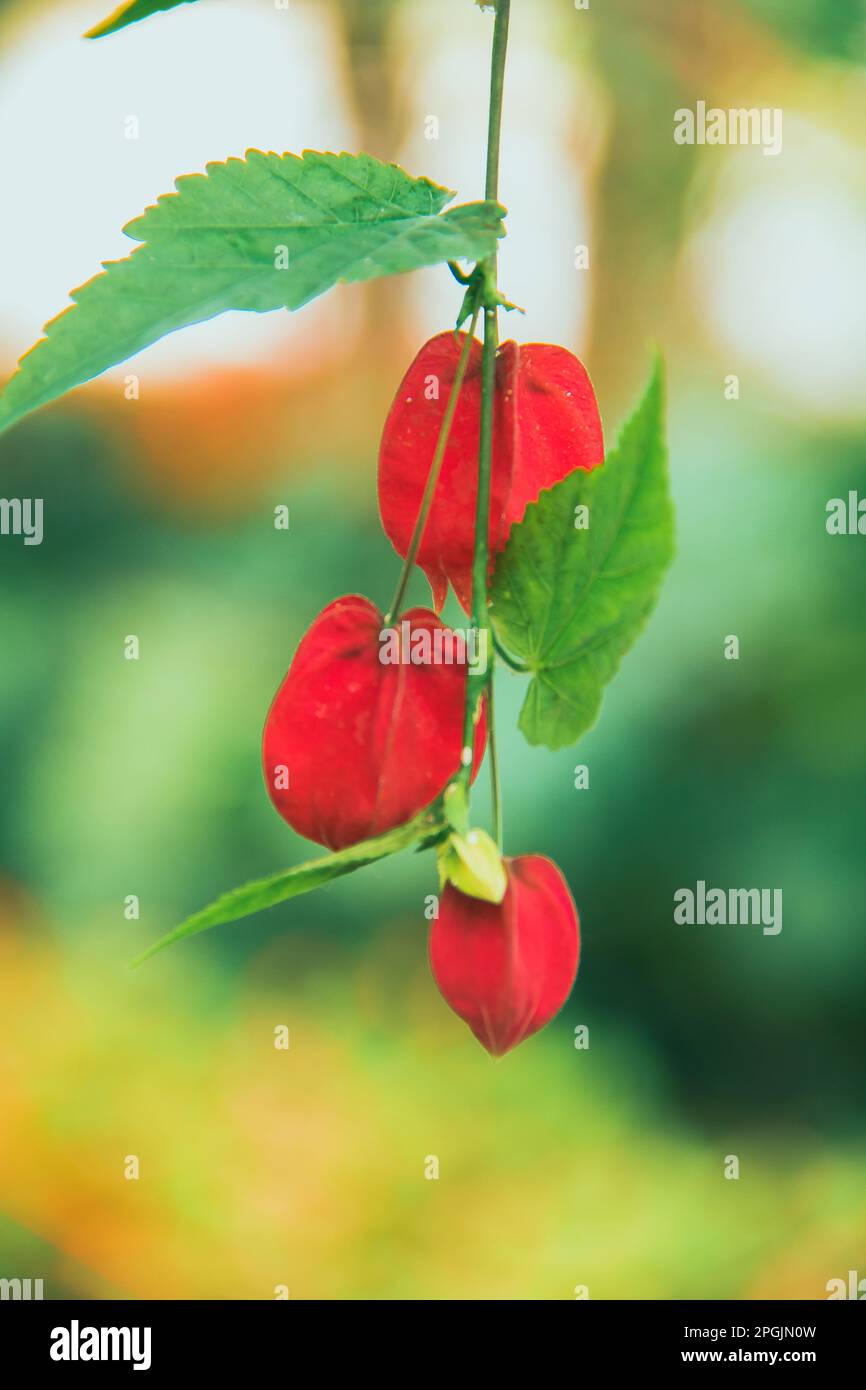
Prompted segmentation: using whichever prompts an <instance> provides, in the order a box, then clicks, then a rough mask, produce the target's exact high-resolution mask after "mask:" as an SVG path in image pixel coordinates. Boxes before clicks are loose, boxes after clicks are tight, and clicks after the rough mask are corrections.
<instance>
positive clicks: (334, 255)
mask: <svg viewBox="0 0 866 1390" xmlns="http://www.w3.org/2000/svg"><path fill="white" fill-rule="evenodd" d="M175 187H176V189H177V192H175V193H169V194H166V195H165V196H164V197H162V198H160V199H159V201H158V202H157V203H156V205H155V206H154V207H151V208H148V209H147V211H146V212H145V213H144V214H143V215H142V216H141V217H138V218H136V219H135V220H134V221H133V222H130V223H129V225H128V226H127V227H125V228H124V231H125V232H126V233H127V235H128V236H130V237H132V238H134V239H135V240H137V241H141V242H143V243H144V244H143V245H142V246H139V247H137V248H136V249H135V250H134V251H133V252H132V254H131V255H130V256H128V257H127V258H126V259H125V260H122V261H110V262H108V263H106V265H105V269H104V271H103V273H102V274H101V275H97V276H96V277H95V278H94V279H93V280H89V281H88V282H87V284H86V285H83V286H82V287H81V288H80V289H77V290H74V291H73V294H72V298H73V300H74V301H75V303H74V304H73V305H72V306H71V307H69V308H67V309H66V310H65V311H64V312H63V313H61V314H60V315H59V316H58V317H57V318H55V319H52V321H51V322H50V323H49V324H48V325H47V326H46V329H45V335H46V336H45V337H44V338H43V339H42V340H41V342H39V343H37V344H36V346H35V347H34V348H31V350H30V351H29V352H28V353H27V354H26V356H24V357H23V358H22V359H21V362H20V364H19V368H18V371H17V373H16V374H15V376H13V378H12V380H11V381H10V382H9V384H8V386H7V387H6V390H5V391H4V392H3V394H2V396H0V430H2V429H7V428H8V427H9V426H10V425H12V424H14V423H15V422H16V421H17V420H20V419H21V418H22V416H24V415H27V414H29V412H30V411H32V410H36V409H37V408H38V407H39V406H41V405H45V404H46V403H47V402H48V401H51V400H54V399H56V397H58V396H62V395H63V394H64V393H65V392H66V391H69V390H71V389H72V388H73V387H75V386H80V385H81V384H82V382H85V381H89V380H91V378H92V377H95V376H98V375H99V374H100V372H103V371H105V370H106V368H107V367H111V366H114V365H115V364H116V363H118V362H123V361H125V360H126V358H128V357H131V356H132V355H133V353H135V352H139V351H140V350H141V349H142V348H145V347H148V346H150V344H151V343H155V342H156V341H157V340H158V339H159V338H161V337H163V336H164V335H165V334H166V333H170V332H172V331H173V330H175V329H177V328H184V327H186V326H187V325H189V324H193V323H201V322H202V321H203V320H205V319H210V318H213V317H214V316H215V315H216V314H221V313H223V312H224V311H225V310H227V309H246V310H251V311H253V312H256V313H264V312H267V311H268V310H272V309H280V308H286V309H299V308H300V307H301V306H302V305H304V304H308V303H309V302H310V300H311V299H315V298H316V296H317V295H320V294H323V293H324V292H325V290H329V289H331V288H332V287H333V286H334V285H336V284H338V283H339V282H351V281H361V280H372V279H374V278H375V277H377V276H381V275H394V274H398V273H400V272H403V271H408V270H416V269H418V268H419V267H421V266H425V265H434V264H436V263H437V262H439V261H449V260H455V259H466V260H479V259H480V258H482V257H484V256H486V255H489V253H490V252H491V251H492V250H493V248H494V247H495V245H496V240H497V238H498V237H499V236H501V235H503V228H502V217H503V215H504V209H503V208H501V207H500V206H499V204H497V203H490V202H485V203H466V204H463V205H462V206H460V207H456V208H452V209H451V210H450V211H449V212H445V213H443V212H442V209H443V207H444V206H445V204H446V203H448V202H450V201H451V199H452V198H453V196H454V194H453V193H451V192H450V191H449V190H448V189H446V188H440V187H439V185H438V184H435V183H431V182H430V180H429V179H424V178H420V179H416V178H412V177H411V176H410V175H409V174H407V173H406V172H405V171H404V170H403V169H400V168H398V167H397V165H395V164H382V163H380V161H379V160H376V159H373V158H371V157H370V156H369V155H363V154H361V155H351V154H339V155H337V154H321V153H318V152H317V151H315V150H306V151H305V152H304V154H303V155H302V156H300V157H299V156H297V155H292V154H284V155H277V154H263V153H262V152H261V151H259V150H250V151H248V152H247V156H246V158H245V159H229V160H227V161H226V163H224V164H209V165H208V166H207V172H206V173H205V174H187V175H185V176H183V177H182V178H179V179H178V180H177V182H176V184H175Z"/></svg>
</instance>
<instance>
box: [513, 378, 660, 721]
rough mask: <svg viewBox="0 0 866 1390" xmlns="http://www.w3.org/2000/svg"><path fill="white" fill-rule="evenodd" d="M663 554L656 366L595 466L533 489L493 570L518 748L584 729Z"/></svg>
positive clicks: (649, 601)
mask: <svg viewBox="0 0 866 1390" xmlns="http://www.w3.org/2000/svg"><path fill="white" fill-rule="evenodd" d="M579 507H586V508H588V515H589V526H588V528H587V529H584V530H580V529H576V527H575V519H576V517H577V516H578V515H579V513H578V512H577V508H579ZM673 553H674V515H673V505H672V503H671V499H670V491H669V484H668V474H667V451H666V448H665V442H664V376H663V370H662V364H661V362H660V361H658V362H657V363H656V367H655V370H654V373H653V377H652V380H651V382H650V385H649V387H648V389H647V392H646V394H645V396H644V398H643V400H642V401H641V403H640V405H639V406H638V408H637V410H636V411H635V413H634V415H633V416H632V417H631V419H630V420H629V422H628V424H627V425H626V427H625V429H624V430H623V433H622V435H621V437H620V440H619V442H618V444H617V447H616V448H615V449H614V450H613V451H612V453H610V454H609V455H608V457H607V460H606V462H605V463H604V465H603V466H602V467H601V468H597V469H595V470H593V472H591V473H586V472H584V471H582V470H580V469H578V470H576V471H575V472H574V473H572V474H570V475H569V477H567V478H565V479H564V480H563V481H562V482H561V483H557V484H556V486H555V487H552V488H550V489H549V490H548V491H546V492H543V493H542V494H541V496H540V497H539V499H538V501H537V502H535V503H533V504H532V505H531V506H529V507H527V509H526V514H525V516H524V518H523V520H522V521H521V522H519V523H518V525H516V526H514V527H512V530H511V532H510V534H509V537H508V543H507V545H506V547H505V549H504V550H503V552H502V553H501V555H500V557H499V560H498V562H497V565H496V571H495V574H494V577H493V584H492V589H491V603H492V606H491V618H492V620H493V625H494V628H495V630H496V634H497V637H498V639H499V642H500V643H501V645H502V646H503V647H504V648H505V649H506V650H507V651H510V652H512V653H513V654H514V655H515V656H517V657H519V658H520V660H521V661H522V662H523V663H524V664H525V665H526V666H527V667H528V668H529V670H530V671H531V673H532V680H531V683H530V686H529V690H528V691H527V695H526V699H525V701H524V704H523V709H522V710H521V712H520V728H521V730H522V731H523V733H524V734H525V736H526V738H527V740H528V741H529V742H530V743H532V744H544V745H546V746H547V747H548V748H562V747H565V746H566V745H567V744H570V743H574V742H575V741H576V740H577V739H578V738H579V737H580V735H581V734H583V733H585V732H586V730H587V729H589V728H590V727H591V726H592V724H594V723H595V720H596V718H597V717H598V712H599V709H600V707H601V700H602V694H603V691H604V687H605V685H606V684H607V682H608V681H609V680H610V679H611V677H612V676H613V675H614V674H615V672H616V670H617V668H618V667H619V664H620V661H621V660H622V657H623V656H624V655H625V653H626V652H627V651H628V649H629V647H631V646H632V644H633V643H634V642H635V640H636V639H637V637H638V635H639V634H640V632H641V629H642V628H643V626H644V624H645V623H646V620H647V618H648V617H649V614H650V613H651V611H652V609H653V608H654V606H655V603H656V599H657V598H658V593H659V589H660V587H661V582H662V578H663V576H664V572H665V570H666V569H667V567H668V565H669V564H670V561H671V559H672V558H673Z"/></svg>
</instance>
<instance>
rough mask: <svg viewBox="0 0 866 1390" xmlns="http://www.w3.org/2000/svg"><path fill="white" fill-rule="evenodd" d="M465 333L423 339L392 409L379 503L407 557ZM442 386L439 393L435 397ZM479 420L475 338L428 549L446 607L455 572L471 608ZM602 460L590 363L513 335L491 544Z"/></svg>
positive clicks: (499, 400)
mask: <svg viewBox="0 0 866 1390" xmlns="http://www.w3.org/2000/svg"><path fill="white" fill-rule="evenodd" d="M464 340H465V335H464V334H459V335H458V334H454V333H439V334H438V335H437V336H436V337H435V338H431V339H430V341H429V342H428V343H426V344H425V345H424V347H423V348H422V349H421V351H420V352H419V353H418V356H417V357H416V358H415V361H414V362H413V363H412V365H411V367H410V368H409V370H408V372H407V373H406V375H405V377H404V378H403V381H402V383H401V385H400V389H399V391H398V392H397V395H396V397H395V400H394V404H393V405H392V406H391V410H390V413H389V415H388V419H387V420H386V422H385V430H384V433H383V435H382V444H381V448H380V451H379V510H380V512H381V515H382V524H383V526H384V528H385V531H386V532H387V534H388V536H389V538H390V540H391V542H392V544H393V545H394V548H395V549H396V551H397V553H398V554H399V555H402V556H403V557H404V558H405V555H406V552H407V550H408V549H409V542H410V540H411V537H412V532H413V530H414V528H415V522H416V520H417V517H418V511H419V508H420V505H421V496H422V493H423V491H424V486H425V483H426V482H427V476H428V473H429V470H430V464H431V461H432V458H433V452H434V449H435V447H436V440H437V438H438V435H439V427H440V425H441V423H442V416H443V414H444V412H445V407H446V405H447V402H448V395H449V392H450V390H451V385H452V382H453V380H454V376H455V373H456V370H457V362H458V359H459V356H460V350H461V346H462V344H463V342H464ZM434 391H435V393H436V399H432V400H431V399H428V397H429V396H430V395H431V394H433V392H434ZM480 429H481V345H480V343H478V342H477V341H473V344H472V348H471V350H470V354H469V363H468V366H467V370H466V376H465V378H464V381H463V387H462V389H461V392H460V399H459V402H458V405H457V410H456V412H455V415H454V421H453V424H452V427H451V434H450V436H449V440H448V447H447V449H446V450H445V455H444V458H443V461H442V471H441V473H440V475H439V482H438V484H437V487H436V493H435V496H434V499H433V505H432V507H431V510H430V516H429V518H428V520H427V525H426V527H425V530H424V536H423V539H422V542H421V547H420V549H419V552H418V564H419V565H420V566H421V568H422V569H423V570H424V573H425V574H426V575H427V578H428V579H429V581H430V586H431V588H432V590H433V605H434V607H435V608H436V610H437V612H438V611H439V609H441V607H442V604H443V603H444V602H445V597H446V594H447V589H448V582H449V581H450V582H451V584H452V586H453V588H454V591H455V593H456V594H457V597H458V598H459V600H460V602H461V603H462V605H463V607H464V608H465V610H466V612H467V613H468V612H469V611H470V608H471V601H472V540H473V536H474V532H475V502H476V496H477V491H478V489H477V476H478V441H479V435H480ZM603 460H604V442H603V439H602V430H601V420H600V418H599V413H598V405H597V403H596V399H595V393H594V391H593V389H592V383H591V382H590V380H589V377H588V376H587V373H586V370H585V368H584V367H583V366H582V364H581V363H580V362H579V361H578V359H577V358H576V357H575V356H574V355H573V354H572V353H570V352H567V351H566V349H565V348H561V347H555V346H553V345H552V344H550V343H524V344H521V345H520V346H518V344H517V343H514V342H507V343H503V345H502V347H501V348H500V349H499V352H498V354H497V359H496V399H495V409H494V426H493V469H492V477H491V501H490V553H491V556H492V555H494V554H495V553H496V551H498V550H501V548H502V547H503V546H504V544H505V541H506V539H507V537H508V532H509V530H510V528H511V527H512V526H513V524H514V523H515V522H516V521H520V519H521V518H522V516H523V514H524V512H525V511H526V508H527V506H528V504H529V503H530V502H534V501H535V500H536V499H537V497H538V495H539V493H540V492H541V491H542V489H543V488H548V487H551V486H552V485H553V484H554V483H558V482H560V481H561V479H563V478H565V477H567V476H568V474H569V473H571V472H573V471H574V469H575V468H585V469H587V470H589V469H591V468H595V467H596V466H597V465H598V464H600V463H602V462H603Z"/></svg>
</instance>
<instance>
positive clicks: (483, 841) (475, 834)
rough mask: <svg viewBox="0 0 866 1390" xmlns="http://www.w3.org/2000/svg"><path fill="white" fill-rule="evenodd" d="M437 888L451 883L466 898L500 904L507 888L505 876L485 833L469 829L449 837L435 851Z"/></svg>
mask: <svg viewBox="0 0 866 1390" xmlns="http://www.w3.org/2000/svg"><path fill="white" fill-rule="evenodd" d="M439 882H440V885H441V887H443V888H444V887H445V884H446V883H453V884H454V887H455V888H459V890H460V892H461V893H466V894H467V896H468V897H470V898H481V899H482V901H483V902H486V903H501V902H502V899H503V898H504V897H505V890H506V888H507V887H508V875H507V874H506V872H505V865H504V864H503V862H502V857H501V855H500V853H499V850H498V849H497V848H496V845H495V844H494V842H493V841H492V840H491V838H490V836H489V835H488V834H487V832H486V830H470V831H468V832H467V834H465V835H449V837H448V839H447V840H446V842H445V844H444V845H443V846H442V848H441V849H440V850H439Z"/></svg>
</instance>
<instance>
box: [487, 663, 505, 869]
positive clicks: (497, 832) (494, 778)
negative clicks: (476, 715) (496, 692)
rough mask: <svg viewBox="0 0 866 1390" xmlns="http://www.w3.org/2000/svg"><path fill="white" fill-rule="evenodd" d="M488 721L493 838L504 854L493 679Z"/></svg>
mask: <svg viewBox="0 0 866 1390" xmlns="http://www.w3.org/2000/svg"><path fill="white" fill-rule="evenodd" d="M487 720H488V727H489V729H490V736H489V739H488V748H489V750H490V799H491V802H492V804H493V838H494V840H495V841H496V847H497V849H498V850H499V853H500V854H501V853H502V788H501V785H500V781H499V753H498V752H497V748H496V730H495V728H494V724H493V679H492V677H491V680H490V683H489V685H488V687H487Z"/></svg>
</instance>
